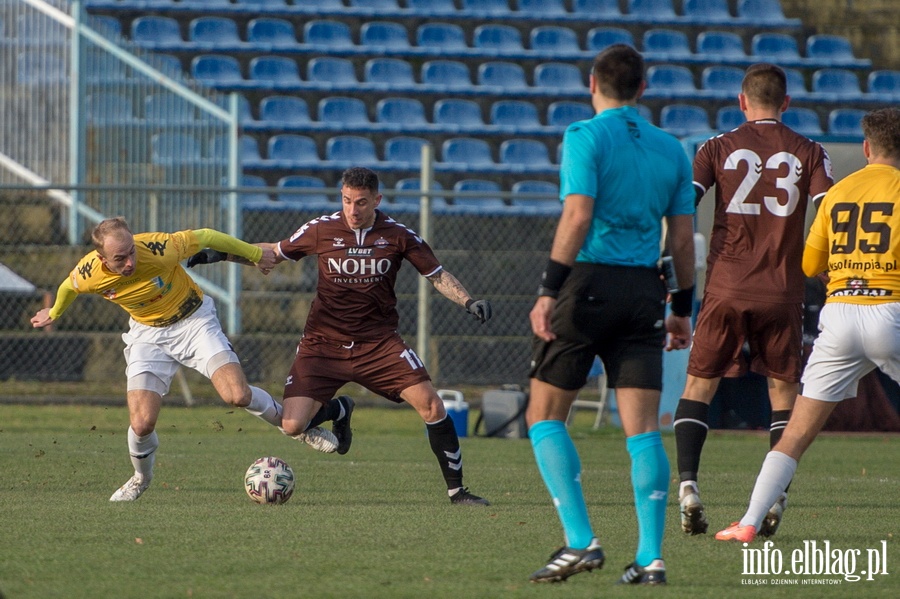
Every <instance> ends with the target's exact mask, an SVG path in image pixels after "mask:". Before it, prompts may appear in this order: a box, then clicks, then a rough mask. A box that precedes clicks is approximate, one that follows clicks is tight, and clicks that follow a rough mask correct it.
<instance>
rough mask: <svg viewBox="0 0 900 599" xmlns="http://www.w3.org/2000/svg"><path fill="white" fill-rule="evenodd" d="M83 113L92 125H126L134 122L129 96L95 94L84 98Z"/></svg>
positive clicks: (106, 93) (104, 93)
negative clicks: (102, 123)
mask: <svg viewBox="0 0 900 599" xmlns="http://www.w3.org/2000/svg"><path fill="white" fill-rule="evenodd" d="M84 111H85V116H87V119H88V120H89V121H91V122H93V123H101V122H105V123H126V122H128V121H132V120H134V104H133V103H132V101H131V96H123V95H122V94H118V93H115V92H95V93H93V94H91V95H89V96H87V97H86V98H85V103H84Z"/></svg>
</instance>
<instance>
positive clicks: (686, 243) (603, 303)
mask: <svg viewBox="0 0 900 599" xmlns="http://www.w3.org/2000/svg"><path fill="white" fill-rule="evenodd" d="M645 87H646V81H645V79H644V61H643V58H642V57H641V55H640V54H639V53H638V52H637V51H636V50H635V49H634V48H632V47H631V46H627V45H624V44H618V45H614V46H610V47H609V48H607V49H605V50H604V51H602V52H601V53H600V54H598V55H597V57H596V58H595V60H594V64H593V68H592V70H591V77H590V90H591V99H592V104H593V107H594V110H595V111H596V115H595V116H594V117H593V118H592V119H590V120H586V121H580V122H576V123H573V124H572V125H570V126H569V127H568V129H567V130H566V133H565V136H564V137H563V155H562V164H561V166H560V197H561V199H562V200H563V202H564V204H563V213H562V217H561V218H560V222H559V225H558V227H557V230H556V235H555V237H554V240H553V247H552V249H551V251H550V260H549V261H548V263H547V268H546V270H545V272H544V274H543V278H542V280H541V286H540V288H539V290H538V296H539V297H538V299H537V301H536V302H535V305H534V308H533V309H532V310H531V315H530V318H531V327H532V330H533V331H534V335H535V340H534V347H533V353H532V360H531V371H530V377H531V396H530V400H529V405H528V410H527V412H526V418H527V421H528V425H529V437H530V438H531V444H532V447H533V449H534V456H535V460H536V462H537V466H538V469H539V470H540V473H541V476H542V477H543V479H544V482H545V483H546V485H547V489H548V490H549V492H550V495H551V496H552V498H553V503H554V505H555V506H556V508H557V512H558V515H559V519H560V521H561V523H562V526H563V530H564V533H565V546H564V547H562V548H561V549H559V551H557V552H556V553H554V554H553V555H552V556H551V558H550V561H549V563H548V564H547V565H546V566H545V567H543V568H541V569H540V570H538V571H536V572H534V573H533V574H532V575H531V580H532V582H558V581H562V580H565V579H566V578H568V577H569V576H571V575H573V574H577V573H579V572H586V571H590V570H594V569H597V568H600V567H601V566H602V565H603V562H604V559H605V557H604V553H603V549H602V548H601V546H600V542H599V540H598V538H597V535H596V534H595V532H594V530H593V528H592V527H591V523H590V520H589V518H588V513H587V508H586V506H585V500H584V494H583V492H582V488H581V462H580V459H579V457H578V452H577V451H576V449H575V445H574V444H573V443H572V439H571V438H570V437H569V434H568V431H567V430H566V425H565V421H566V418H567V416H568V414H569V409H570V407H571V406H572V402H573V400H574V399H575V397H576V395H577V394H578V391H579V390H580V389H581V388H582V387H583V386H584V384H585V382H586V380H587V374H588V372H589V370H590V368H591V364H592V363H593V361H594V357H595V356H599V357H600V358H601V359H602V360H603V363H604V366H605V368H606V371H607V376H608V381H609V386H610V387H612V388H614V389H615V390H616V401H617V403H618V406H619V414H620V416H621V418H622V427H623V429H624V432H625V437H626V439H625V441H626V445H627V448H628V453H629V455H630V456H631V466H632V468H631V478H632V484H633V487H634V498H635V508H636V511H637V519H638V548H637V552H636V555H635V559H634V561H633V562H632V563H631V564H629V565H628V566H626V567H625V574H624V575H623V576H622V578H621V580H620V581H619V582H620V583H631V584H664V583H665V582H666V573H665V564H664V563H663V560H662V537H663V529H664V527H665V516H666V501H667V497H668V487H669V462H668V459H667V458H666V454H665V452H664V451H663V446H662V439H661V437H660V433H659V425H658V413H659V396H660V390H661V388H662V351H663V347H664V346H665V348H666V349H684V348H687V347H688V345H689V344H690V339H691V323H690V316H691V309H692V304H693V285H694V274H693V268H694V246H693V243H694V241H693V238H694V227H693V216H694V195H695V194H694V189H693V185H692V174H691V164H690V162H689V160H688V157H687V154H686V153H685V151H684V150H683V149H682V147H681V144H680V143H679V142H678V140H677V139H675V138H674V137H672V136H671V135H669V134H667V133H665V132H663V131H661V130H660V129H658V128H656V127H654V126H653V125H651V124H650V123H648V122H647V121H646V120H645V119H644V118H642V117H641V116H640V114H639V113H638V111H637V110H636V108H635V104H636V102H637V100H638V98H640V96H641V94H642V93H643V91H644V88H645ZM663 220H665V221H666V224H667V227H668V242H669V243H668V250H669V252H670V253H671V255H672V257H673V260H674V266H675V272H676V274H677V278H678V282H679V284H680V289H681V290H680V291H677V292H676V293H673V294H672V310H671V314H670V315H669V316H668V317H666V313H665V304H666V287H665V285H664V283H663V281H662V279H661V278H660V274H659V270H658V268H657V263H658V262H659V258H660V239H661V238H662V221H663ZM667 332H668V333H669V340H668V344H667V342H666V333H667Z"/></svg>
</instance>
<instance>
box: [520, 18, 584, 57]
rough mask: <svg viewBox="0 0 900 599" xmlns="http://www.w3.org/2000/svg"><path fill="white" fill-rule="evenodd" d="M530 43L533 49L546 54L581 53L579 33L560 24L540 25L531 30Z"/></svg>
mask: <svg viewBox="0 0 900 599" xmlns="http://www.w3.org/2000/svg"><path fill="white" fill-rule="evenodd" d="M529 43H530V47H531V49H532V50H535V51H537V52H540V53H541V54H544V55H546V54H579V53H581V46H579V45H578V34H576V33H575V30H574V29H570V28H569V27H562V26H560V25H538V26H537V27H535V28H533V29H532V30H531V34H530V35H529Z"/></svg>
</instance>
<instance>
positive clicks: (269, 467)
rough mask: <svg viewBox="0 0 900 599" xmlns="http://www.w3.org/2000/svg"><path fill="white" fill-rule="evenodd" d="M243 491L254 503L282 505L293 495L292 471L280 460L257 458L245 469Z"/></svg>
mask: <svg viewBox="0 0 900 599" xmlns="http://www.w3.org/2000/svg"><path fill="white" fill-rule="evenodd" d="M244 489H245V490H246V491H247V495H249V496H250V499H252V500H253V501H255V502H256V503H272V504H277V503H284V502H286V501H287V500H288V499H290V498H291V495H293V494H294V471H293V470H291V467H290V466H288V465H287V463H286V462H285V461H284V460H282V459H281V458H275V457H266V458H259V459H258V460H256V461H255V462H253V464H251V465H250V467H249V468H247V473H246V474H245V475H244Z"/></svg>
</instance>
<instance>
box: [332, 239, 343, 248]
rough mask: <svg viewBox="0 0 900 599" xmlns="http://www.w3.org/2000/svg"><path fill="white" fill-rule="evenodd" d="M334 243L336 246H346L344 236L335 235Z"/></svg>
mask: <svg viewBox="0 0 900 599" xmlns="http://www.w3.org/2000/svg"><path fill="white" fill-rule="evenodd" d="M332 245H333V246H334V247H336V248H342V247H344V238H343V237H335V238H334V243H333V244H332Z"/></svg>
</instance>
